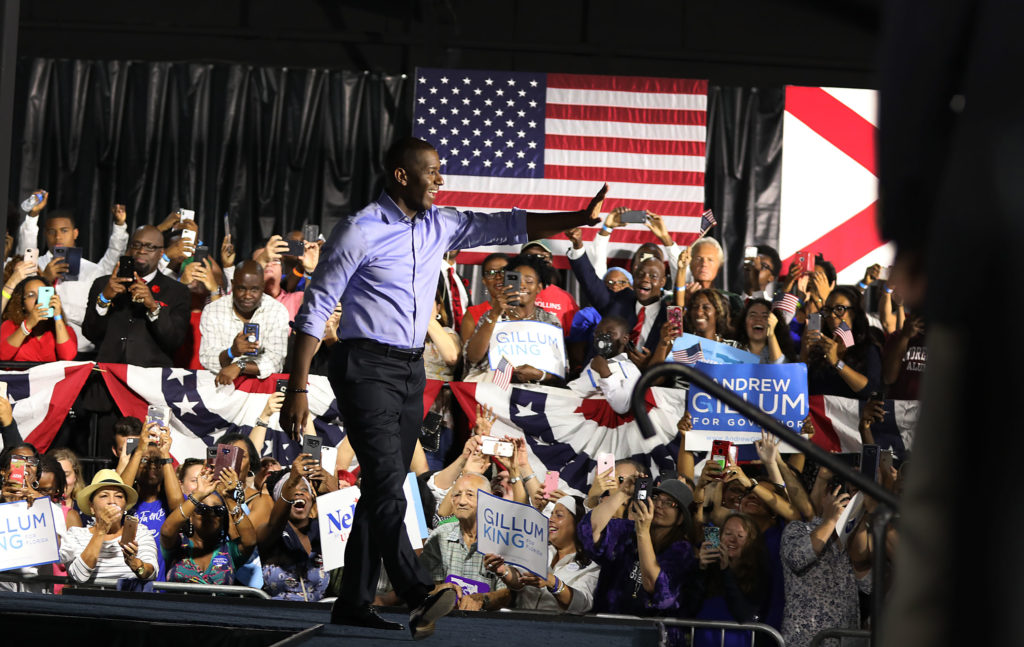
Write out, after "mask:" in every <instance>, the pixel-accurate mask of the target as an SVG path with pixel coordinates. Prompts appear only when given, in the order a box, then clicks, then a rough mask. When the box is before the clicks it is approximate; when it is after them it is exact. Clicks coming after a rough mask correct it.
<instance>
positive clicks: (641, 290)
mask: <svg viewBox="0 0 1024 647" xmlns="http://www.w3.org/2000/svg"><path fill="white" fill-rule="evenodd" d="M573 251H575V250H570V253H569V254H568V258H569V265H570V266H571V267H572V271H573V274H575V275H576V279H577V280H578V281H579V282H580V287H581V289H582V290H583V293H584V294H586V295H587V299H588V300H589V301H590V304H591V305H592V306H593V307H594V309H595V310H597V311H598V312H599V313H600V314H601V316H602V317H609V316H615V317H621V318H623V319H625V320H626V322H627V323H628V324H629V327H630V330H631V334H630V341H631V342H632V343H633V345H634V346H636V347H637V348H638V349H640V348H644V349H646V350H647V351H648V352H649V353H653V352H654V349H655V348H656V347H657V345H658V342H659V341H660V340H661V327H662V325H663V324H664V323H665V316H666V312H667V310H666V308H665V304H664V303H662V301H661V290H662V288H664V287H665V263H664V262H663V261H660V260H658V259H657V258H647V259H645V260H643V261H640V262H638V263H636V264H634V266H633V285H632V286H631V287H628V288H626V289H624V290H620V291H618V292H613V291H612V290H610V289H608V287H607V286H606V285H605V284H604V282H603V281H602V280H601V279H600V278H599V277H598V276H597V272H595V271H594V266H593V265H591V264H590V259H589V258H587V255H586V254H584V253H579V254H578V255H577V254H573V253H572V252H573ZM580 251H581V252H582V250H580ZM641 313H642V314H641ZM641 317H642V319H641ZM592 355H593V349H590V350H588V352H587V358H588V359H589V358H590V357H591V356H592Z"/></svg>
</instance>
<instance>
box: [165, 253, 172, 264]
mask: <svg viewBox="0 0 1024 647" xmlns="http://www.w3.org/2000/svg"><path fill="white" fill-rule="evenodd" d="M163 257H164V262H165V263H167V264H168V265H170V263H171V259H170V258H169V257H168V256H167V254H164V255H163Z"/></svg>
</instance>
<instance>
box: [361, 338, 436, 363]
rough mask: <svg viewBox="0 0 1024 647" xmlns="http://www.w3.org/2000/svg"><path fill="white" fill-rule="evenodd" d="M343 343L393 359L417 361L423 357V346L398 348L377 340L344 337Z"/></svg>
mask: <svg viewBox="0 0 1024 647" xmlns="http://www.w3.org/2000/svg"><path fill="white" fill-rule="evenodd" d="M342 343H344V344H351V345H352V346H356V347H357V348H362V349H363V350H368V351H370V352H371V353H373V354H375V355H382V356H384V357H393V358H394V359H400V360H403V361H406V362H417V361H419V360H421V359H423V347H422V346H420V347H419V348H399V347H398V346H390V345H388V344H382V343H380V342H379V341H374V340H372V339H344V340H342Z"/></svg>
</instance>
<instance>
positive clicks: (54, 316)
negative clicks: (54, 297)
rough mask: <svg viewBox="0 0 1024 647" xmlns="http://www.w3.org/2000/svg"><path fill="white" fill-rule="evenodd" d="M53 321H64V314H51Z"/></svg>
mask: <svg viewBox="0 0 1024 647" xmlns="http://www.w3.org/2000/svg"><path fill="white" fill-rule="evenodd" d="M53 320H54V321H64V315H53Z"/></svg>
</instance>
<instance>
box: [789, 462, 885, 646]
mask: <svg viewBox="0 0 1024 647" xmlns="http://www.w3.org/2000/svg"><path fill="white" fill-rule="evenodd" d="M831 479H832V474H831V472H830V471H829V470H828V469H826V468H825V467H822V468H821V469H820V470H819V472H818V475H817V478H816V482H815V485H814V488H813V489H812V491H811V498H812V500H813V501H814V505H815V512H816V516H815V517H814V518H813V519H811V520H810V521H794V522H792V523H790V524H789V525H788V526H786V529H785V530H784V531H783V532H782V543H781V556H782V566H783V576H784V577H785V583H786V588H785V590H786V602H785V606H784V611H783V620H782V635H783V638H785V640H786V645H794V646H796V647H806V645H809V644H810V643H811V640H812V639H813V637H814V635H815V634H817V633H818V632H819V631H821V630H823V629H859V628H860V601H859V598H858V595H857V591H858V590H859V591H860V592H862V593H871V585H872V579H871V564H870V560H868V562H867V563H866V564H857V565H855V564H854V563H853V561H852V559H851V555H850V553H849V551H848V550H847V549H845V548H843V545H842V543H841V542H840V541H839V538H838V537H837V536H836V532H835V531H836V524H837V523H838V521H839V517H840V516H841V515H842V513H843V510H844V509H845V508H846V506H847V504H848V503H849V502H850V495H849V494H848V493H846V492H844V491H843V489H844V488H843V486H842V485H841V484H834V483H832V481H831ZM833 485H834V487H833ZM866 532H867V531H866V530H865V529H864V528H861V529H860V530H859V531H858V533H855V534H854V535H853V536H852V537H851V539H850V542H849V543H848V546H852V545H853V544H854V543H856V539H857V535H858V534H864V533H866Z"/></svg>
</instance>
